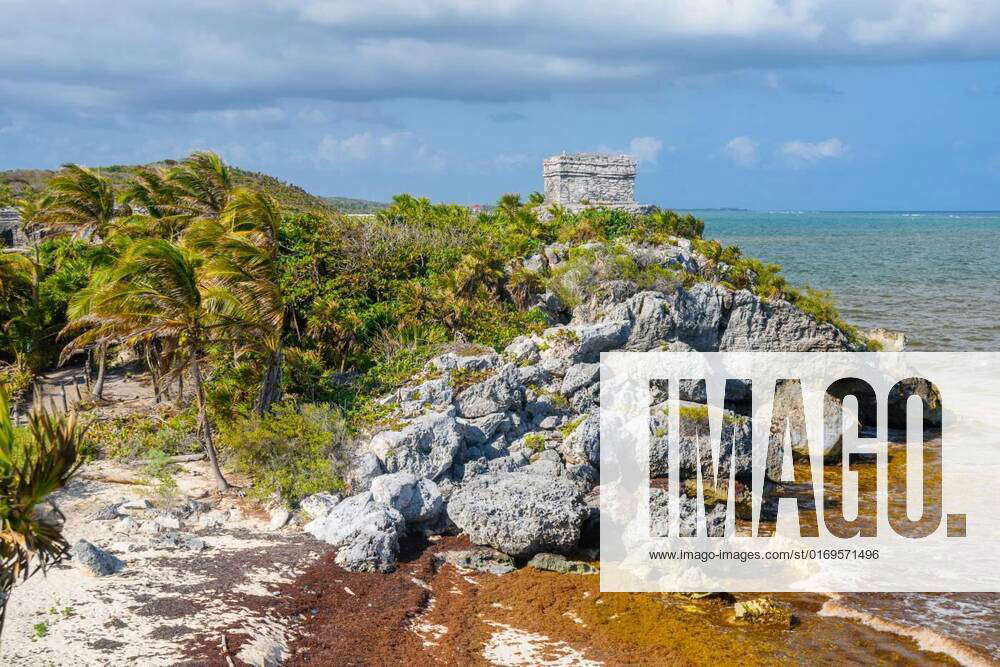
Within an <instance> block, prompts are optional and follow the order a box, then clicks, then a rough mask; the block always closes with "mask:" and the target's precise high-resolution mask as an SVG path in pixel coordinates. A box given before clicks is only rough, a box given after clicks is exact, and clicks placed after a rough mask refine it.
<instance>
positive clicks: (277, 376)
mask: <svg viewBox="0 0 1000 667" xmlns="http://www.w3.org/2000/svg"><path fill="white" fill-rule="evenodd" d="M280 223H281V208H280V205H279V204H278V202H277V201H276V200H275V199H274V197H271V196H270V195H268V194H266V193H263V192H258V191H256V190H249V189H242V188H241V189H237V190H234V191H233V192H232V193H231V195H230V197H229V200H228V203H227V204H226V208H225V209H223V211H222V213H221V215H220V216H219V219H218V220H202V221H199V222H197V223H195V224H193V225H192V226H191V227H190V228H189V230H188V232H187V233H186V234H185V238H184V241H185V243H186V244H187V245H189V246H191V247H193V248H196V249H198V250H200V251H202V252H205V253H206V255H207V256H209V260H208V261H207V263H206V265H205V274H206V276H207V277H208V278H210V279H211V280H213V281H215V282H216V283H217V284H219V285H220V286H222V287H223V288H225V289H226V290H228V291H229V292H230V293H231V294H233V296H234V297H235V299H236V302H237V303H238V304H239V308H238V310H237V311H235V312H234V313H233V314H232V315H233V316H232V317H230V318H228V319H227V321H226V325H227V326H226V329H227V331H226V333H227V334H228V335H229V337H230V338H231V339H233V340H234V341H236V342H237V343H239V344H242V347H243V348H244V349H250V350H259V351H261V352H263V353H264V355H265V357H266V358H267V365H266V370H265V372H264V376H263V379H262V381H261V389H260V393H259V394H258V396H257V400H256V401H255V406H254V407H255V410H256V411H257V413H258V414H264V413H265V412H267V411H268V410H269V409H270V407H271V404H272V403H274V401H275V400H277V398H278V396H279V395H280V393H281V366H282V351H283V334H284V328H285V304H284V301H283V296H282V291H281V286H280V283H279V274H278V226H279V225H280Z"/></svg>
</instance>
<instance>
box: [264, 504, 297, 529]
mask: <svg viewBox="0 0 1000 667" xmlns="http://www.w3.org/2000/svg"><path fill="white" fill-rule="evenodd" d="M268 516H269V517H270V520H269V521H268V524H267V527H268V529H269V530H279V529H280V528H283V527H284V526H285V524H286V523H288V520H289V519H291V518H292V513H291V512H289V511H288V510H287V509H285V508H284V507H276V508H274V509H273V510H271V511H270V512H269V514H268Z"/></svg>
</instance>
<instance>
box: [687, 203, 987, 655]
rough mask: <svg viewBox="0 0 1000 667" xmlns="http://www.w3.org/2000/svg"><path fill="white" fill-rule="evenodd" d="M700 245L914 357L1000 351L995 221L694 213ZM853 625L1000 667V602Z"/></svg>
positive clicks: (876, 612) (880, 602)
mask: <svg viewBox="0 0 1000 667" xmlns="http://www.w3.org/2000/svg"><path fill="white" fill-rule="evenodd" d="M692 212H693V213H694V214H695V215H697V216H698V217H700V218H702V219H704V220H705V238H714V239H718V240H719V241H720V242H722V243H724V244H731V243H734V244H736V245H738V246H739V247H740V249H741V250H743V252H744V254H746V255H749V256H752V257H756V258H758V259H761V260H763V261H767V262H777V263H779V264H781V265H782V267H783V269H784V273H785V275H786V276H787V277H788V278H789V280H790V281H791V282H792V283H793V284H797V285H809V286H812V287H815V288H818V289H825V290H830V292H831V293H832V297H833V299H834V301H835V302H836V304H837V306H838V308H839V309H840V312H841V314H842V315H843V317H844V319H845V320H847V321H848V322H850V323H851V324H854V325H856V326H861V327H877V326H878V327H884V328H886V329H891V330H896V331H903V332H905V333H906V334H907V336H908V339H909V340H908V345H909V349H914V350H931V351H936V350H941V351H944V350H947V351H963V350H997V349H1000V212H982V213H977V212H954V213H949V212H807V211H771V212H757V211H705V210H702V211H692ZM821 613H823V614H824V615H829V616H843V617H847V618H853V619H855V620H856V621H858V622H861V623H864V624H866V625H870V626H872V627H875V628H877V629H879V630H883V631H886V632H893V633H895V634H898V635H901V636H904V637H907V638H909V639H911V640H913V641H914V642H915V643H916V644H917V645H918V646H919V647H920V648H922V649H924V650H927V651H932V652H941V653H945V654H947V655H950V656H951V657H953V658H955V659H956V660H958V661H959V662H960V663H962V664H965V665H983V664H998V662H994V661H1000V594H995V593H985V594H984V593H976V594H970V593H957V594H927V593H905V594H902V593H901V594H849V595H848V594H844V595H838V596H834V597H833V599H831V600H830V602H828V603H827V604H826V605H825V606H824V609H823V612H821Z"/></svg>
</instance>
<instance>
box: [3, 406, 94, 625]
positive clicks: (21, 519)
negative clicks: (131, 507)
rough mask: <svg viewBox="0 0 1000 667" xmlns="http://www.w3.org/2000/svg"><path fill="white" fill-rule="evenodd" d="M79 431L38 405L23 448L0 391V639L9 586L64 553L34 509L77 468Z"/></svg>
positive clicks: (53, 527)
mask: <svg viewBox="0 0 1000 667" xmlns="http://www.w3.org/2000/svg"><path fill="white" fill-rule="evenodd" d="M84 430H85V429H83V428H80V427H79V426H78V424H77V422H76V417H75V415H74V414H72V413H71V414H70V415H68V416H66V415H52V414H49V413H48V412H46V411H45V409H44V408H43V407H42V406H41V404H37V405H36V406H35V410H34V411H33V412H32V414H31V416H30V417H29V426H28V431H29V436H30V437H29V438H28V442H27V443H24V444H22V443H21V442H19V439H18V438H17V436H16V432H15V429H14V425H13V424H12V423H11V420H10V412H9V403H8V399H7V392H6V391H5V390H4V388H3V387H0V634H2V633H3V623H4V618H5V615H6V610H7V601H8V599H9V598H10V594H11V591H12V590H13V588H14V584H15V583H16V582H17V581H18V580H22V581H23V580H25V579H27V578H28V577H30V576H31V575H33V574H35V573H36V572H38V571H41V572H42V573H45V572H46V571H47V570H48V569H49V568H50V567H52V566H53V565H54V564H55V563H58V562H59V561H60V560H61V559H62V558H63V556H65V554H66V551H67V550H68V548H69V544H68V543H67V542H66V539H65V538H64V537H63V534H62V526H61V524H60V523H59V522H57V521H54V520H53V519H52V517H51V515H46V514H45V513H40V512H38V511H37V507H38V505H40V504H41V503H42V502H43V501H44V500H45V498H46V497H47V496H48V495H49V494H50V493H52V492H53V491H56V490H57V489H60V488H62V487H63V486H65V484H66V482H67V481H68V480H69V479H70V477H72V476H73V474H74V473H75V472H76V471H77V469H78V468H79V467H80V463H81V461H80V459H79V457H78V452H79V446H80V441H81V440H82V438H83V433H84ZM56 514H57V516H59V517H61V514H58V511H57V513H56Z"/></svg>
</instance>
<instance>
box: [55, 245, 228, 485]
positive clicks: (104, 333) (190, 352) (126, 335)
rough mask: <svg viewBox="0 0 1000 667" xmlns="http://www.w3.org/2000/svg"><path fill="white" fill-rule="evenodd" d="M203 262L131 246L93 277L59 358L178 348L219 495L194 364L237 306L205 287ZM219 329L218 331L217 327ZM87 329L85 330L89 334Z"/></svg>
mask: <svg viewBox="0 0 1000 667" xmlns="http://www.w3.org/2000/svg"><path fill="white" fill-rule="evenodd" d="M204 263H205V262H204V258H203V257H202V256H201V255H200V254H199V253H197V252H196V251H194V250H192V249H190V248H185V247H183V246H179V245H177V244H174V243H171V242H170V241H166V240H163V239H142V240H137V241H134V242H132V244H131V245H129V246H128V247H127V248H126V250H125V251H124V253H123V254H122V255H121V257H119V258H118V260H117V261H116V262H115V264H114V265H113V266H111V267H110V268H108V269H107V270H106V271H102V272H99V273H98V274H96V275H95V277H94V282H93V284H92V289H90V290H89V291H88V292H87V293H86V294H85V295H84V297H81V298H82V299H86V301H87V303H86V304H80V307H79V310H76V305H74V307H73V309H72V313H73V314H78V315H79V317H77V318H75V319H73V320H72V321H70V323H69V324H67V325H66V328H65V329H64V332H69V331H78V330H80V329H85V328H86V331H84V332H83V333H82V334H80V335H79V336H77V337H76V338H75V339H73V340H72V341H71V342H70V343H69V344H68V345H67V346H66V348H65V349H64V350H63V353H62V357H63V358H66V357H67V356H69V355H70V354H72V353H73V352H74V351H76V350H78V349H81V348H82V347H85V346H87V345H89V344H91V343H92V342H93V341H95V340H112V341H131V342H143V341H150V340H153V339H165V340H171V339H176V340H178V341H180V344H181V345H182V346H183V349H184V351H185V356H187V358H188V364H189V365H190V369H191V373H192V376H193V378H194V383H195V398H196V401H197V406H198V432H199V433H200V435H201V438H202V443H203V444H204V447H205V451H206V453H207V454H208V458H209V461H210V462H211V465H212V472H213V474H214V476H215V482H216V486H217V487H218V489H219V490H220V491H225V490H227V489H228V488H229V483H228V482H227V481H226V478H225V477H224V476H223V475H222V470H221V469H220V467H219V461H218V456H217V454H216V450H215V445H214V442H213V438H212V426H211V423H210V421H209V418H208V413H207V409H206V402H205V388H204V381H203V377H202V374H201V357H202V355H203V353H204V349H205V345H206V344H207V343H208V340H209V337H210V334H211V333H212V332H213V330H214V329H216V328H218V327H220V326H222V324H224V323H225V321H226V319H227V318H231V317H232V315H231V313H233V312H234V311H235V310H236V309H237V308H238V304H237V303H236V302H235V300H234V298H233V295H232V294H231V293H230V292H228V291H227V290H226V289H225V288H223V287H222V286H220V285H218V284H213V282H212V281H210V280H206V275H205V271H204ZM220 323H222V324H220ZM88 327H89V328H88Z"/></svg>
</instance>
